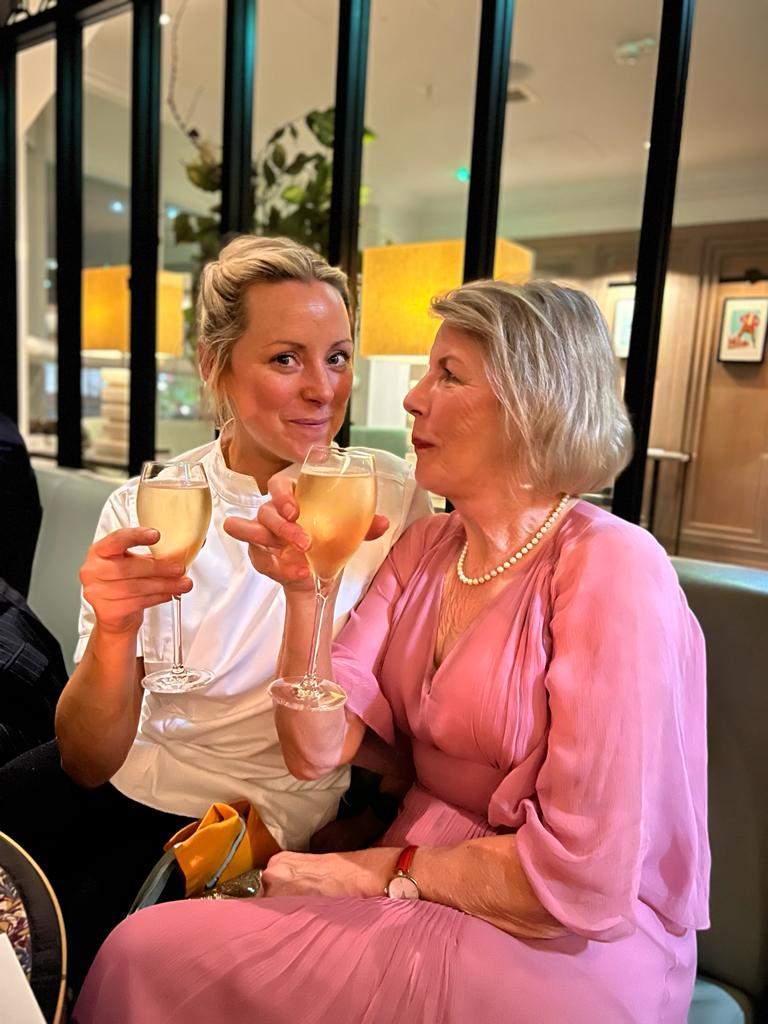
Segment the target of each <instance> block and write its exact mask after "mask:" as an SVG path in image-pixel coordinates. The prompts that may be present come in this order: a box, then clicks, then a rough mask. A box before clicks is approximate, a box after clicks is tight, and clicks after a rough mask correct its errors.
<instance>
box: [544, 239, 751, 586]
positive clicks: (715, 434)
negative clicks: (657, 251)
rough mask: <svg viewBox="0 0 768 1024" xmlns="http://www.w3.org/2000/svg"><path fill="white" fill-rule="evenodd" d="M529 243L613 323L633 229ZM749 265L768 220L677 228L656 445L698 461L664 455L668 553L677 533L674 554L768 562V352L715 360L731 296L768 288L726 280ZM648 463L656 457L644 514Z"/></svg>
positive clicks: (662, 534) (659, 531) (658, 524)
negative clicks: (741, 360) (748, 359)
mask: <svg viewBox="0 0 768 1024" xmlns="http://www.w3.org/2000/svg"><path fill="white" fill-rule="evenodd" d="M525 244H526V245H527V246H529V247H531V248H532V249H533V250H534V252H535V253H536V273H537V276H538V277H552V278H554V279H556V280H558V279H559V280H567V281H570V282H572V283H574V284H575V285H577V286H579V287H582V288H583V289H584V290H585V291H586V292H588V293H589V294H591V295H592V296H593V297H594V298H595V300H596V301H597V302H598V304H599V305H600V307H601V309H602V310H603V312H604V314H605V316H606V319H607V320H608V324H609V326H610V325H611V323H612V319H613V306H614V304H615V298H616V296H617V295H618V294H619V293H620V292H621V289H620V288H616V287H615V286H616V285H624V284H626V283H628V282H631V281H632V280H633V279H634V274H635V264H636V251H637V232H615V233H611V234H603V235H589V236H582V237H573V236H569V237H563V238H544V239H525ZM754 266H758V267H761V268H762V269H764V270H765V271H766V274H768V221H753V222H745V223H738V224H716V225H695V226H692V227H682V228H676V229H675V230H674V232H673V236H672V243H671V246H670V259H669V271H668V274H667V283H666V290H665V296H664V308H663V311H662V324H661V336H660V339H659V360H658V367H657V375H656V390H655V394H654V407H653V416H652V420H651V430H650V447H653V448H664V449H667V450H672V451H683V452H689V453H691V456H692V459H691V462H690V464H689V466H688V468H687V470H686V469H685V468H684V467H683V466H681V465H680V464H679V463H671V462H669V463H663V464H662V466H661V470H660V473H659V478H658V490H657V500H656V511H655V519H654V534H655V535H656V536H657V537H658V538H659V540H660V541H661V542H662V543H663V544H664V545H665V546H666V547H667V550H668V551H670V552H671V553H672V552H675V551H677V550H678V542H679V553H680V554H683V555H688V556H690V557H694V558H709V559H713V560H717V561H729V562H739V563H741V564H746V565H756V566H763V567H768V357H766V360H765V361H764V362H763V364H762V365H760V366H755V365H748V364H743V365H734V364H720V363H718V362H717V358H716V356H717V344H718V341H719V336H720V322H721V317H722V308H723V301H724V299H725V298H727V297H730V296H732V295H733V296H735V295H739V296H741V295H744V294H749V293H750V291H751V292H752V294H754V295H757V294H758V293H759V294H761V295H768V281H763V282H760V283H758V284H757V285H752V286H749V285H745V284H743V283H738V282H736V283H721V278H739V277H743V275H744V272H745V270H746V269H747V267H754ZM624 294H626V291H625V292H624ZM651 468H652V463H651V462H650V461H649V469H648V474H647V477H646V494H645V503H644V516H646V517H647V513H648V497H649V491H650V478H651ZM678 525H680V527H681V529H680V534H679V537H678Z"/></svg>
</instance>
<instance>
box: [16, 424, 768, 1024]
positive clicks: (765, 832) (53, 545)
mask: <svg viewBox="0 0 768 1024" xmlns="http://www.w3.org/2000/svg"><path fill="white" fill-rule="evenodd" d="M358 443H361V442H359V441H358ZM35 472H36V475H37V480H38V485H39V487H40V500H41V504H42V506H43V523H42V528H41V533H40V540H39V542H38V547H37V554H36V556H35V563H34V567H33V571H32V583H31V588H30V604H31V606H32V608H33V609H34V610H35V611H36V612H37V614H38V615H39V616H40V618H41V619H42V620H43V622H44V623H45V625H46V626H48V628H49V629H50V630H51V632H52V633H53V634H54V636H56V637H57V639H58V640H59V642H60V643H61V645H62V649H63V651H64V657H65V660H66V661H67V663H68V665H70V666H71V663H72V662H71V659H72V654H73V652H74V647H75V641H76V639H77V608H78V600H79V584H78V579H77V572H78V569H79V567H80V565H81V563H82V561H83V558H84V556H85V552H86V551H87V549H88V546H89V544H90V543H91V538H92V536H93V531H94V528H95V526H96V521H97V519H98V515H99V511H100V509H101V507H102V505H103V503H104V501H105V500H106V498H107V496H108V495H109V493H110V492H111V491H112V489H113V488H114V487H115V486H116V483H115V481H113V480H106V479H104V478H102V477H96V476H94V475H93V474H88V473H82V472H73V471H68V470H61V469H56V468H54V467H50V466H40V465H38V466H36V469H35ZM673 562H674V565H675V568H676V570H677V573H678V576H679V578H680V581H681V583H682V586H683V588H684V590H685V592H686V595H687V597H688V601H689V603H690V605H691V608H692V609H693V611H694V613H695V614H696V616H697V617H698V619H699V622H700V623H701V625H702V628H703V630H704V634H705V636H706V638H707V654H708V673H709V815H710V817H709V820H710V840H711V845H712V856H713V868H712V899H711V911H712V928H711V930H710V931H707V932H702V933H700V935H699V969H700V972H701V975H702V978H701V979H700V981H699V982H698V983H697V986H696V992H695V994H694V1001H693V1004H692V1006H691V1012H690V1015H689V1018H688V1024H757V1022H758V1021H763V1020H768V1016H766V1013H768V1006H766V1000H767V999H768V877H767V873H766V865H767V864H768V758H766V756H765V744H766V741H768V572H762V571H760V570H757V569H744V568H740V567H738V566H730V565H719V564H714V563H710V562H698V561H692V560H688V559H673ZM606 1024H608V1022H606Z"/></svg>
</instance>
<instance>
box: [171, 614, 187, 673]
mask: <svg viewBox="0 0 768 1024" xmlns="http://www.w3.org/2000/svg"><path fill="white" fill-rule="evenodd" d="M171 672H172V673H173V675H175V676H181V675H184V656H183V654H182V651H181V598H180V597H179V596H178V595H177V594H174V595H173V667H172V669H171Z"/></svg>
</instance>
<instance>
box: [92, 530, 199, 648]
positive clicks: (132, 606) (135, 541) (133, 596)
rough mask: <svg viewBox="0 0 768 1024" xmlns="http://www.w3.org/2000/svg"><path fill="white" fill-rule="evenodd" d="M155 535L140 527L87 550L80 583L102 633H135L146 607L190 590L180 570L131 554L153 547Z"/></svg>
mask: <svg viewBox="0 0 768 1024" xmlns="http://www.w3.org/2000/svg"><path fill="white" fill-rule="evenodd" d="M159 536H160V534H159V533H158V531H157V530H153V529H146V528H144V527H136V528H126V529H122V530H115V531H114V533H108V534H107V535H106V536H105V537H102V538H101V539H100V540H97V541H96V542H95V543H94V544H92V545H91V546H90V548H89V549H88V554H87V556H86V559H85V562H84V563H83V565H82V568H81V569H80V582H81V583H82V585H83V597H84V598H85V600H86V601H87V602H88V604H89V605H91V607H92V608H93V611H94V614H95V616H96V622H97V623H98V626H99V630H100V631H101V632H102V633H130V632H137V631H138V629H139V627H140V626H141V622H142V618H143V616H144V609H145V608H151V607H152V606H153V605H156V604H164V603H165V602H166V601H170V599H171V598H172V597H173V595H174V594H179V595H180V594H186V593H187V592H188V591H189V590H191V589H192V580H191V579H189V577H188V576H185V575H184V566H183V565H178V564H174V563H172V562H168V561H165V560H163V559H160V558H153V557H152V555H138V554H134V553H132V552H130V551H129V548H134V547H139V546H142V545H150V544H155V543H157V540H158V538H159Z"/></svg>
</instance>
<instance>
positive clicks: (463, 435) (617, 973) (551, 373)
mask: <svg viewBox="0 0 768 1024" xmlns="http://www.w3.org/2000/svg"><path fill="white" fill-rule="evenodd" d="M435 309H436V312H437V313H438V314H439V315H440V316H441V317H442V318H443V322H442V325H441V326H440V329H439V331H438V334H437V338H436V340H435V344H434V347H433V349H432V353H431V357H430V363H429V369H428V372H427V374H426V376H425V377H424V379H423V380H422V381H421V382H420V383H419V385H418V386H417V387H416V388H415V389H414V390H413V391H412V392H411V394H410V395H409V396H408V398H407V400H406V408H407V409H408V410H409V411H410V412H411V413H412V414H413V416H414V418H415V425H414V442H415V445H416V448H417V451H418V466H417V470H416V477H417V480H418V481H419V483H420V484H421V485H422V486H423V487H428V488H430V489H433V490H435V491H438V492H440V493H443V494H446V495H448V496H449V497H450V498H451V500H452V501H453V503H454V505H455V511H454V512H453V513H451V514H450V515H447V516H434V517H431V518H425V519H423V520H421V521H420V522H418V523H416V524H415V525H414V526H412V527H411V528H410V529H409V530H408V531H407V532H406V534H405V535H404V536H403V537H402V538H401V540H400V541H399V542H398V543H397V544H396V545H395V547H394V548H393V549H392V551H391V552H390V554H389V556H388V558H387V560H386V562H385V563H384V565H383V566H382V568H381V569H380V571H379V573H378V574H377V576H376V579H375V581H374V583H373V585H372V586H371V587H370V589H369V591H368V594H367V595H366V597H365V598H364V599H363V601H362V602H361V604H360V606H359V607H358V609H357V610H356V611H355V613H354V614H353V616H352V618H351V619H350V621H349V623H348V624H347V625H346V626H345V628H344V630H343V631H342V633H341V634H340V635H339V637H338V638H337V641H336V643H335V645H334V646H333V649H331V643H330V637H326V638H325V643H324V648H323V664H322V671H323V674H324V675H330V676H331V677H332V678H335V679H337V680H338V681H339V682H340V683H341V684H342V685H343V686H344V687H345V689H346V690H347V693H348V695H349V701H348V705H347V707H346V708H345V709H340V710H337V711H333V712H328V713H325V714H323V715H313V714H308V713H306V712H302V711H290V710H288V709H285V708H279V709H278V711H279V717H278V731H279V734H280V741H281V744H282V747H283V751H284V753H285V757H286V761H287V763H288V766H289V767H290V768H291V770H292V771H293V772H294V774H295V775H297V776H298V777H300V778H305V779H309V778H320V777H324V776H325V774H326V773H327V772H329V771H330V772H333V771H335V770H337V766H338V765H342V764H346V763H348V762H349V761H350V759H351V758H353V757H354V756H355V754H356V751H357V750H358V749H359V746H360V743H361V740H362V737H363V735H364V732H365V729H366V728H369V729H373V730H375V732H376V733H377V734H378V735H379V736H380V737H381V738H382V739H383V740H384V741H385V742H387V743H394V742H395V739H396V737H397V736H398V735H401V736H405V737H406V738H407V739H408V741H409V742H410V744H411V746H412V750H413V756H414V762H415V765H416V772H417V780H416V783H415V785H414V786H413V787H412V789H411V790H410V792H409V793H408V795H407V797H406V799H405V802H404V804H403V806H402V809H401V811H400V814H399V816H398V817H397V819H396V820H395V822H394V823H393V824H392V826H391V827H390V829H389V831H388V832H387V834H386V835H385V836H384V837H383V839H382V840H381V841H380V843H379V844H378V845H377V846H376V847H374V848H371V849H367V850H360V851H358V852H354V853H343V854H338V853H332V854H324V855H313V854H306V853H279V854H277V855H276V856H274V857H273V858H272V859H271V860H270V862H269V865H268V867H267V869H266V871H265V872H264V875H263V880H262V881H263V890H264V894H265V895H264V898H262V899H250V900H233V901H227V902H223V903H218V904H217V903H207V904H206V903H205V902H199V901H197V902H195V901H187V902H186V903H170V904H165V905H163V906H160V907H155V908H152V909H150V910H147V911H144V912H143V913H141V914H136V915H135V916H134V917H132V918H129V920H128V921H126V922H124V923H123V924H122V925H120V927H119V928H118V929H117V930H116V931H115V932H114V933H113V934H112V935H111V936H110V938H109V939H108V940H107V942H106V943H105V944H104V946H103V948H102V950H101V952H100V953H99V956H98V957H97V959H96V961H95V963H94V965H93V967H92V968H91V972H90V974H89V976H88V979H87V980H86V984H85V986H84V989H83V992H82V995H81V997H80V1002H79V1004H78V1006H77V1008H76V1011H75V1019H76V1021H77V1022H78V1024H98V1022H100V1021H103V1020H106V1019H109V1021H110V1024H161V1022H162V1024H166V1022H172V1021H177V1020H178V1021H181V1020H182V1019H183V1020H184V1022H185V1024H209V1022H211V1021H215V1020H219V1019H223V1017H224V1016H226V1019H227V1020H228V1021H231V1022H233V1024H246V1022H249V1021H258V1022H259V1024H293V1022H295V1021H301V1022H302V1024H325V1022H331V1021H333V1024H359V1022H361V1021H365V1022H366V1024H401V1022H405V1021H408V1022H411V1021H414V1022H416V1021H420V1022H425V1024H426V1022H435V1024H437V1022H439V1024H469V1022H474V1021H478V1022H482V1024H509V1022H514V1024H560V1022H562V1024H565V1022H567V1024H646V1022H650V1021H654V1022H661V1021H664V1022H667V1024H683V1022H684V1021H685V1019H686V1014H687V1007H688V1003H689V1001H690V995H691V990H692V986H693V980H694V975H695V971H696V936H695V929H696V928H703V927H706V926H707V890H708V871H709V851H708V846H707V835H706V775H705V772H706V756H705V735H704V733H705V699H704V644H703V640H702V636H701V632H700V630H699V628H698V625H697V623H696V621H695V619H694V618H693V616H692V615H691V613H690V611H689V609H688V607H687V605H686V603H685V598H684V597H683V594H682V592H681V590H680V587H679V586H678V583H677V577H676V575H675V572H674V569H673V568H672V566H671V565H670V564H669V560H668V559H667V557H666V555H665V554H664V551H663V550H662V549H661V548H660V547H659V545H658V544H657V543H656V542H655V541H654V539H653V537H651V536H650V535H649V534H648V533H646V532H645V531H643V530H641V529H639V528H638V527H637V526H633V525H630V524H628V523H626V522H624V521H622V520H620V519H617V518H616V517H614V516H612V515H610V514H609V513H608V512H604V511H602V510H601V509H598V508H596V507H594V506H592V505H589V504H587V503H586V502H584V501H580V500H578V498H577V497H576V495H577V494H578V493H579V492H581V491H584V490H592V489H593V488H594V487H595V486H597V485H600V484H603V483H605V482H606V481H608V480H610V479H612V478H613V477H614V476H615V474H616V473H617V472H618V471H619V470H620V469H621V467H622V466H623V465H624V464H625V462H626V460H627V458H628V454H629V438H630V431H629V424H628V422H627V417H626V414H625V412H624V409H623V407H622V405H621V403H620V401H619V400H618V398H617V390H616V376H615V367H614V359H613V354H612V352H611V346H610V341H609V338H608V334H607V331H606V328H605V324H604V322H603V320H602V317H601V316H600V313H599V311H598V310H597V307H596V306H595V305H594V303H593V302H592V301H591V300H590V299H588V298H587V296H585V295H583V294H581V293H579V292H575V291H571V290H568V289H564V288H558V287H556V286H553V285H547V284H532V285H527V286H525V287H523V288H513V287H511V286H509V285H504V284H500V283H495V282H480V283H477V284H470V285H466V286H465V287H463V288H460V289H458V291H456V292H455V293H453V294H452V295H450V296H449V297H448V298H447V299H445V300H442V301H439V302H437V303H436V305H435ZM272 490H273V495H274V499H275V501H274V503H273V504H272V505H269V506H265V507H264V508H263V509H262V510H260V517H259V518H260V522H259V523H258V524H257V525H255V526H254V527H253V528H252V530H253V535H252V541H253V545H252V547H253V552H252V557H253V558H254V561H255V562H256V564H257V565H259V564H260V565H262V566H264V567H265V568H266V567H267V566H268V565H269V566H273V567H274V564H275V563H274V562H273V561H272V556H271V554H270V552H271V551H272V550H274V547H275V546H278V547H279V545H280V536H281V533H282V531H283V530H284V520H283V518H282V515H281V511H282V510H283V508H284V506H285V505H286V504H289V503H290V498H291V494H290V488H289V487H286V485H285V483H284V482H283V483H280V484H273V485H272ZM289 518H290V517H289ZM300 564H301V561H300V557H299V555H298V554H297V555H296V556H295V557H293V556H292V558H291V559H287V558H286V559H284V560H283V562H282V563H281V565H282V566H283V572H282V573H281V577H280V578H281V582H282V583H283V586H284V589H285V594H286V600H287V602H288V607H289V610H290V614H289V615H288V616H287V617H286V632H285V638H284V646H283V655H282V664H281V671H285V672H293V671H295V670H296V669H297V668H299V667H300V665H301V657H302V652H303V650H304V647H305V645H306V643H307V638H308V633H309V629H310V626H311V594H308V593H307V589H306V585H305V582H304V581H303V579H302V578H301V576H300V573H299V567H300ZM286 566H287V568H286ZM171 950H172V957H173V961H172V962H173V970H172V971H171V972H169V971H167V969H166V964H165V962H164V957H163V955H162V954H163V953H164V952H165V951H171Z"/></svg>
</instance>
